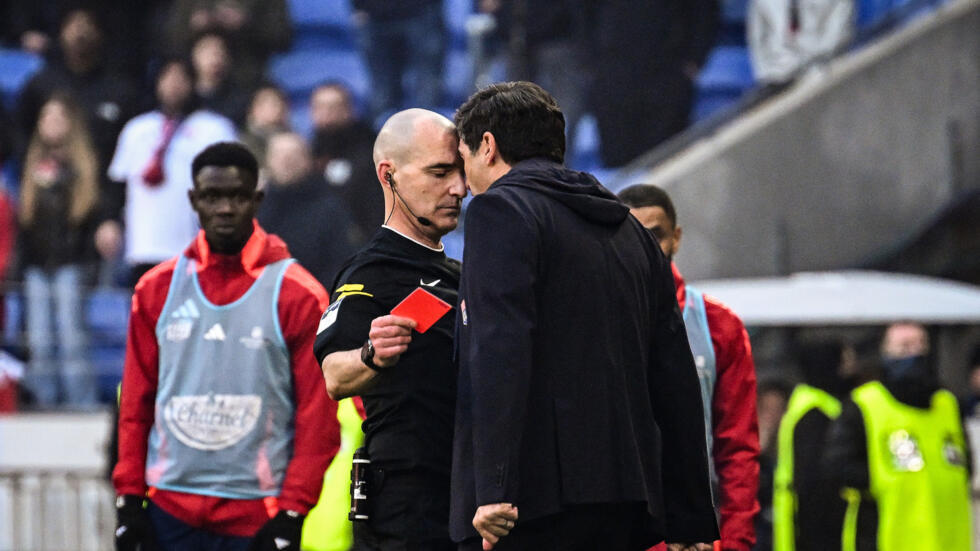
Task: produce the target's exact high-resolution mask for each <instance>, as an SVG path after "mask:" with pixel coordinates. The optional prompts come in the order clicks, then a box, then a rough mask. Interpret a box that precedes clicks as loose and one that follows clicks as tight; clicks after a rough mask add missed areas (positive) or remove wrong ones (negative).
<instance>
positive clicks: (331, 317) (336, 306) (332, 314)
mask: <svg viewBox="0 0 980 551" xmlns="http://www.w3.org/2000/svg"><path fill="white" fill-rule="evenodd" d="M342 302H344V299H340V300H338V301H337V302H335V303H333V304H331V305H330V307H329V308H327V311H326V312H324V313H323V315H322V316H320V325H319V326H317V328H316V334H317V335H319V334H320V333H323V331H324V330H325V329H326V328H328V327H330V326H331V325H333V322H335V321H337V312H339V311H340V303H342Z"/></svg>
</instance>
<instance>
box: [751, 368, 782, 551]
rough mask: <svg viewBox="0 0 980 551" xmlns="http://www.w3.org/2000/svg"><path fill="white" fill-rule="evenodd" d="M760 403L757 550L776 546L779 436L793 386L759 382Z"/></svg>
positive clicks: (773, 381)
mask: <svg viewBox="0 0 980 551" xmlns="http://www.w3.org/2000/svg"><path fill="white" fill-rule="evenodd" d="M757 392H758V399H757V400H756V404H757V405H758V407H757V409H758V412H759V445H760V448H759V495H758V499H759V506H760V507H761V509H760V511H759V514H758V515H756V517H755V545H753V546H752V549H753V550H754V551H770V550H771V549H772V516H773V513H772V491H773V473H774V472H775V470H776V449H777V440H776V435H777V433H778V431H779V422H780V420H782V418H783V414H785V413H786V404H787V403H788V402H789V395H790V393H791V392H792V386H791V385H790V384H789V383H787V382H786V381H783V380H781V379H769V380H763V381H760V382H759V386H758V390H757Z"/></svg>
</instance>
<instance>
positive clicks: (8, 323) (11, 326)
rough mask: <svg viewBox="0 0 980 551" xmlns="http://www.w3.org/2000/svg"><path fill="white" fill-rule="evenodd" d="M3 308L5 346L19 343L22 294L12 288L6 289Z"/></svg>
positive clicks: (22, 323)
mask: <svg viewBox="0 0 980 551" xmlns="http://www.w3.org/2000/svg"><path fill="white" fill-rule="evenodd" d="M3 310H4V316H3V321H4V323H3V343H4V345H6V346H10V345H19V344H21V332H22V331H23V327H24V295H23V294H21V292H20V291H17V290H13V289H11V290H8V291H6V292H5V293H4V297H3Z"/></svg>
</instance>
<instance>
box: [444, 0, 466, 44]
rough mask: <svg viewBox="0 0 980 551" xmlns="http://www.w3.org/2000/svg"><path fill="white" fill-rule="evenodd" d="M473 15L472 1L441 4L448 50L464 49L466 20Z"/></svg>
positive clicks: (449, 0) (450, 1)
mask: <svg viewBox="0 0 980 551" xmlns="http://www.w3.org/2000/svg"><path fill="white" fill-rule="evenodd" d="M472 13H473V0H446V1H445V2H443V4H442V15H443V17H444V18H445V20H446V29H448V30H449V35H450V42H449V44H450V48H451V49H465V48H466V19H467V18H468V17H469V16H470V14H472Z"/></svg>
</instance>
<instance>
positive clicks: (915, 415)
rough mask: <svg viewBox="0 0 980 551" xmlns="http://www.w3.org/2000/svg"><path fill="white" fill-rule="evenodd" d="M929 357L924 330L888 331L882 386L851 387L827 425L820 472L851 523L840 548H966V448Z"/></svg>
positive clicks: (896, 327) (954, 408) (898, 327)
mask: <svg viewBox="0 0 980 551" xmlns="http://www.w3.org/2000/svg"><path fill="white" fill-rule="evenodd" d="M929 358H930V355H929V335H928V333H926V330H925V328H924V327H923V326H922V325H919V324H917V323H910V322H905V323H895V324H892V325H890V326H889V327H888V329H887V330H886V331H885V335H884V338H883V339H882V342H881V368H882V373H881V375H882V376H881V380H880V381H872V382H869V383H866V384H863V385H861V386H859V387H858V388H856V389H855V390H854V391H853V392H852V393H851V397H850V399H848V400H847V401H846V402H845V403H844V406H843V409H842V410H841V414H840V417H838V418H837V419H836V420H835V421H834V423H833V425H832V426H831V429H830V435H829V439H828V443H827V446H826V447H825V451H824V456H823V457H824V464H825V465H828V466H829V467H830V473H831V475H832V477H833V482H834V488H835V489H838V490H840V491H841V494H842V495H843V496H844V497H845V498H846V499H847V501H848V511H847V516H848V518H856V519H857V521H856V522H855V523H853V524H848V525H847V526H846V529H845V530H844V532H843V537H842V540H839V541H842V542H843V546H844V548H845V549H847V548H850V549H855V548H857V549H971V548H972V545H971V539H972V530H971V521H970V516H971V507H972V505H971V502H970V474H969V469H970V465H971V463H970V457H969V448H968V447H967V444H966V438H965V436H964V434H965V432H964V430H963V425H962V420H961V418H960V412H959V406H958V404H957V401H956V398H955V397H954V396H953V394H952V393H951V392H949V391H947V390H942V389H940V388H939V383H938V379H937V376H936V371H935V369H934V367H933V365H932V363H931V361H930V359H929ZM855 516H856V517H855ZM839 544H840V543H838V545H839Z"/></svg>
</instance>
